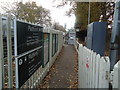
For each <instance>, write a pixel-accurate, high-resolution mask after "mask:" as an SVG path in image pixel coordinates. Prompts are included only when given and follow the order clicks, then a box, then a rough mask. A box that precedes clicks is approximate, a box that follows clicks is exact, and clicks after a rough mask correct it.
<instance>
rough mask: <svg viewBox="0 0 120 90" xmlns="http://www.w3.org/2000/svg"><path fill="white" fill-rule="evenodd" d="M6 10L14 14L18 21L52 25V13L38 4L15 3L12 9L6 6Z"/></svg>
mask: <svg viewBox="0 0 120 90" xmlns="http://www.w3.org/2000/svg"><path fill="white" fill-rule="evenodd" d="M4 10H5V11H6V13H12V14H14V15H15V16H16V17H17V18H18V19H22V20H26V21H28V22H32V23H38V24H42V25H43V26H50V25H51V17H50V11H49V10H47V9H45V8H43V7H42V6H37V4H36V2H26V3H23V2H19V3H15V6H14V7H13V8H12V9H8V8H7V7H5V6H4Z"/></svg>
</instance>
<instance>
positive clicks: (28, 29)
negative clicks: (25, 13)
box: [16, 21, 43, 55]
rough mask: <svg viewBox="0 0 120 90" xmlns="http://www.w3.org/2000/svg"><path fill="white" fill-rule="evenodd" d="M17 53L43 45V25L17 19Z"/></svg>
mask: <svg viewBox="0 0 120 90" xmlns="http://www.w3.org/2000/svg"><path fill="white" fill-rule="evenodd" d="M16 23H17V33H16V34H17V35H16V36H17V55H20V54H22V53H25V52H27V51H29V50H32V49H34V48H37V47H39V46H42V39H43V37H42V29H43V28H42V27H40V26H37V25H32V24H28V23H24V22H20V21H17V22H16Z"/></svg>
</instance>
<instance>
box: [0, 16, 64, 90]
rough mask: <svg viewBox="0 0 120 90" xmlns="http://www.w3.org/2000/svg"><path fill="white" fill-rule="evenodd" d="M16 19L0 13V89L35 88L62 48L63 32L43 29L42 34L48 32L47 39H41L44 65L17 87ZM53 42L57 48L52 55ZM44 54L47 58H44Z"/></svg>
mask: <svg viewBox="0 0 120 90" xmlns="http://www.w3.org/2000/svg"><path fill="white" fill-rule="evenodd" d="M16 21H17V20H16V19H15V18H14V17H11V16H7V17H3V16H2V15H0V89H2V88H36V87H37V86H39V85H40V83H41V82H42V80H43V78H44V77H45V76H46V74H47V72H49V69H50V67H51V66H52V65H53V63H54V61H55V60H56V58H57V55H58V54H59V52H60V51H61V49H62V45H63V32H61V31H58V30H54V29H44V30H43V34H46V35H47V34H48V36H47V39H46V40H42V42H43V43H44V44H43V48H44V49H45V48H46V49H45V50H44V51H43V52H42V54H43V55H44V56H43V60H42V61H43V62H42V64H44V65H41V66H40V67H39V68H38V69H37V70H36V71H35V73H34V74H32V76H30V78H29V79H28V80H27V81H26V82H25V83H24V84H23V85H22V86H21V87H18V86H17V85H18V81H16V77H18V76H17V74H16V71H17V69H16V67H15V66H16V63H15V62H16V60H17V59H15V58H16V57H17V56H15V55H14V53H15V52H14V51H15V50H14V49H15V46H14V45H16V44H15V43H16V41H15V40H16V39H15V38H16V35H15V33H16V32H15V31H17V28H16ZM19 22H22V23H27V24H29V25H35V26H36V27H39V26H40V25H37V24H32V23H28V22H26V21H20V20H19ZM53 34H55V35H56V38H55V42H53V43H52V40H53ZM35 35H37V34H36V33H34V38H36V36H35ZM46 35H45V37H44V35H43V39H44V38H46ZM21 39H22V38H21ZM36 39H37V38H36ZM53 44H55V47H56V48H57V49H56V51H54V55H52V52H53V47H52V46H53ZM38 48H39V47H38ZM36 49H37V48H36ZM47 49H48V50H47ZM31 52H32V50H31ZM28 53H29V52H28ZM36 54H37V53H36ZM47 54H48V55H47ZM45 55H46V57H47V58H44V57H45ZM44 59H46V60H45V62H44ZM47 59H48V60H47ZM23 74H24V72H23Z"/></svg>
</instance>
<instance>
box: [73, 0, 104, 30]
mask: <svg viewBox="0 0 120 90" xmlns="http://www.w3.org/2000/svg"><path fill="white" fill-rule="evenodd" d="M76 4H77V7H76V10H75V16H76V24H75V28H79V29H80V30H85V29H87V25H88V10H89V3H88V2H77V3H76ZM101 15H102V18H100V16H101ZM100 19H101V21H106V3H105V2H90V22H96V21H99V20H100Z"/></svg>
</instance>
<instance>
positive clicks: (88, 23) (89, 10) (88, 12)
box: [88, 0, 90, 24]
mask: <svg viewBox="0 0 120 90" xmlns="http://www.w3.org/2000/svg"><path fill="white" fill-rule="evenodd" d="M89 23H90V0H89V9H88V24H89Z"/></svg>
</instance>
